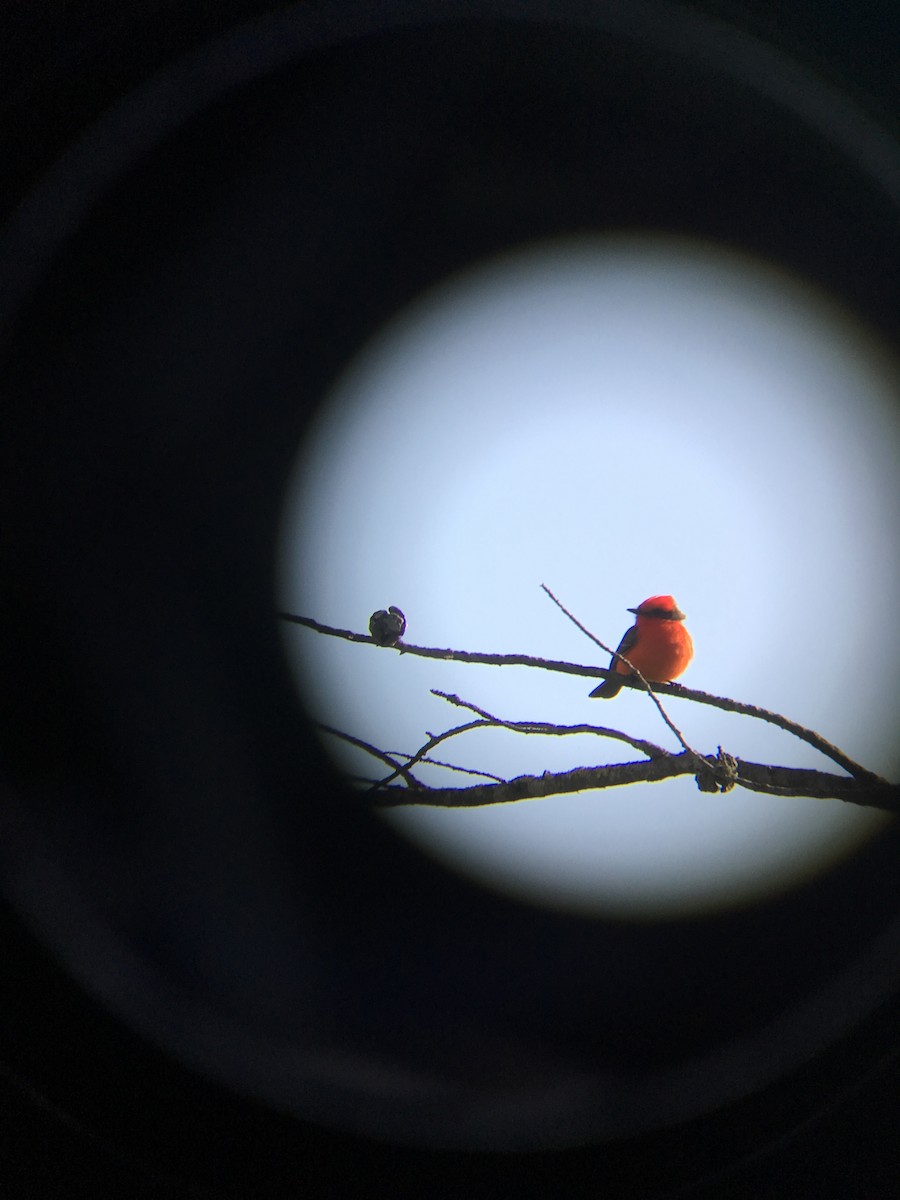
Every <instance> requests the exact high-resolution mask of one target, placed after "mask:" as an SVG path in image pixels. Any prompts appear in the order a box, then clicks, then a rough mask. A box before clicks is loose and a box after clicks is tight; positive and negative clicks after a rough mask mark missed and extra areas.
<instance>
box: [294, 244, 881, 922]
mask: <svg viewBox="0 0 900 1200" xmlns="http://www.w3.org/2000/svg"><path fill="white" fill-rule="evenodd" d="M897 379H898V376H897V370H896V365H895V364H892V363H890V362H889V361H888V359H887V357H886V354H885V352H884V351H882V350H880V349H879V348H878V347H876V346H875V345H874V343H873V342H872V341H871V340H870V339H869V338H868V336H867V335H866V334H865V333H864V331H863V330H861V329H860V328H859V327H858V326H855V325H854V324H853V322H852V321H851V319H850V318H849V316H847V315H846V314H842V313H841V312H840V310H838V309H837V307H835V306H834V304H833V303H832V302H830V301H829V300H828V298H827V297H824V296H822V295H820V294H817V293H815V292H813V291H812V290H811V289H809V288H808V287H806V286H805V285H804V284H803V283H802V282H801V281H799V280H796V279H790V278H788V277H787V276H785V275H784V274H782V273H780V272H778V271H776V270H775V269H774V268H772V267H771V266H768V265H766V264H764V263H761V262H755V261H752V260H749V259H745V258H741V257H738V256H735V255H734V254H732V253H730V252H727V251H725V250H724V249H723V248H721V247H716V246H713V245H707V244H699V243H689V242H685V241H676V240H674V239H668V238H664V237H658V238H646V237H644V238H641V239H638V238H629V237H626V236H622V237H618V238H614V237H609V238H601V237H595V238H587V237H585V238H583V239H578V240H570V241H565V242H554V243H543V244H537V245H531V246H523V247H522V248H521V249H520V251H519V252H518V253H516V254H514V255H508V256H505V257H504V258H501V259H497V260H493V261H489V262H484V263H480V264H476V265H475V266H473V267H472V268H471V269H470V270H469V271H467V272H466V273H464V274H462V275H459V276H456V277H454V278H452V279H448V280H446V281H444V283H442V284H441V285H439V286H438V287H436V288H435V289H433V290H432V291H431V292H430V293H428V294H427V295H424V296H422V297H421V298H420V299H419V301H418V302H417V303H416V304H414V305H413V306H411V307H410V308H409V309H408V310H407V311H405V312H404V313H401V314H398V316H397V318H396V320H395V321H394V322H392V323H391V324H390V325H389V326H388V327H386V328H385V329H384V330H383V331H382V332H381V334H380V336H378V337H377V338H376V339H374V340H373V341H372V342H371V343H370V344H369V345H368V346H366V347H364V348H363V349H362V351H361V353H360V355H359V357H358V358H357V360H356V361H355V362H354V363H353V364H351V365H350V366H349V367H348V369H347V371H346V373H345V374H344V376H343V377H342V379H341V380H340V381H339V383H338V386H337V388H336V389H335V391H334V394H333V397H332V401H331V403H330V405H329V407H328V408H327V410H326V411H324V412H323V415H322V418H321V420H320V422H319V424H318V427H317V428H316V430H315V433H314V435H313V436H312V437H311V438H310V439H309V440H308V442H307V443H306V444H305V445H304V446H303V447H302V448H301V447H298V464H297V471H296V475H295V479H294V483H293V485H292V489H291V491H290V494H289V495H288V496H286V498H285V510H284V522H283V528H282V558H281V577H280V579H279V583H278V592H279V595H278V602H279V606H280V607H281V608H283V609H287V610H289V611H292V612H296V613H300V614H303V615H306V616H311V617H314V618H316V619H317V620H319V621H322V622H325V623H327V624H332V625H337V626H342V627H347V628H353V629H357V630H360V631H365V630H366V628H367V623H368V617H369V614H370V613H371V612H372V611H373V610H375V609H376V608H384V607H387V606H388V605H389V604H397V605H399V606H400V607H401V608H402V609H403V610H404V611H405V613H406V614H407V618H408V621H409V627H408V630H407V634H406V639H407V640H408V641H409V642H412V643H415V644H419V645H432V646H442V647H453V648H456V649H467V650H481V651H488V652H514V651H516V652H522V653H526V654H533V655H538V656H542V657H548V658H561V659H569V660H571V661H576V662H584V663H596V664H598V665H602V666H605V665H606V664H607V658H606V656H604V655H603V654H602V653H600V652H599V651H598V650H597V649H596V647H594V646H593V644H592V643H590V642H589V641H588V640H587V639H585V638H584V636H583V635H582V634H581V633H579V631H578V630H577V629H576V628H575V627H574V626H573V625H571V624H570V623H569V622H568V621H567V620H566V618H565V617H564V616H563V615H562V614H561V613H560V612H559V611H558V610H557V609H556V608H555V607H554V606H553V605H552V604H551V603H550V601H549V600H548V599H547V597H546V596H545V595H544V593H543V592H542V591H541V590H540V586H539V585H540V584H541V583H546V584H547V585H548V586H549V587H550V588H552V589H553V590H554V591H555V592H556V594H557V595H558V596H559V598H560V599H561V600H562V601H563V603H565V604H566V605H567V606H568V607H569V608H570V609H571V610H572V611H574V612H575V613H576V615H577V616H578V617H579V618H580V619H581V620H582V621H583V622H584V623H585V624H586V625H587V626H588V627H589V628H591V629H592V630H593V631H594V632H595V633H596V634H597V635H598V636H599V637H600V638H602V639H603V640H604V641H606V642H607V643H611V644H613V645H615V644H616V643H617V642H618V639H619V637H620V636H621V634H622V633H623V632H624V630H625V628H626V627H627V626H628V624H630V621H631V616H630V614H628V613H627V612H626V609H627V607H628V606H631V605H636V604H638V603H639V602H640V601H641V600H643V599H644V598H645V597H647V596H649V595H652V594H654V593H659V592H670V593H672V594H674V596H675V597H676V599H677V601H678V603H679V604H680V606H681V608H682V609H683V610H684V611H685V612H686V613H687V615H688V621H687V625H688V628H689V629H690V631H691V633H692V635H693V638H694V643H695V650H696V655H695V659H694V662H693V664H692V666H691V667H690V668H689V670H688V672H687V674H686V675H685V677H684V679H683V682H684V683H685V684H687V685H691V686H695V687H698V688H702V689H704V690H707V691H711V692H715V693H719V694H722V695H726V696H732V697H735V698H738V699H742V700H746V701H749V702H752V703H756V704H760V705H762V706H764V707H767V708H773V709H776V710H778V711H780V712H783V713H785V714H786V715H788V716H790V717H792V718H794V719H795V720H797V721H799V722H801V723H802V724H805V725H808V726H811V727H813V728H815V729H817V730H818V731H819V732H821V733H822V734H823V735H824V736H826V737H827V738H829V739H830V740H832V741H834V742H836V743H837V744H838V745H839V746H841V747H842V749H844V750H845V751H846V752H847V753H849V754H850V755H852V756H854V757H857V758H858V759H860V760H861V761H863V762H864V763H865V764H866V765H868V766H869V767H871V768H872V769H874V770H876V771H880V772H882V773H886V774H889V775H896V773H897V769H898V756H897V753H896V750H895V738H894V734H895V714H896V712H897V707H898V704H897V702H898V699H900V696H898V690H900V689H898V684H897V680H898V667H900V661H898V659H900V651H898V639H897V638H896V636H895V632H894V629H893V624H892V622H893V620H894V616H893V613H894V609H895V606H896V596H897V582H898V580H897V562H896V558H897V555H896V536H897V535H896V531H897V529H898V528H900V486H898V481H897V463H898V461H900V427H898V424H897V421H896V417H895V416H894V410H893V409H892V407H891V405H892V404H894V403H895V402H896V397H897ZM879 628H881V629H885V630H887V631H888V635H887V637H886V638H885V639H883V640H882V641H881V642H880V643H877V644H876V642H875V640H874V638H873V636H872V635H873V631H875V630H877V629H879ZM284 638H285V645H286V650H287V652H288V653H289V655H290V657H291V661H292V662H293V663H294V665H295V667H296V673H297V679H298V687H299V688H300V689H301V692H302V694H303V697H304V700H305V702H306V703H307V706H308V707H309V709H310V710H311V712H312V713H313V714H314V715H316V716H320V717H321V718H322V719H323V720H325V721H327V722H328V723H330V724H334V725H337V726H340V727H341V728H343V729H346V730H348V731H349V732H352V733H354V734H356V735H358V736H360V737H363V738H366V739H368V740H370V741H372V742H374V743H375V744H377V745H379V746H381V747H383V748H385V749H389V750H407V751H409V752H412V751H414V750H416V749H417V748H418V747H419V746H420V745H421V744H422V742H423V741H424V740H425V738H426V733H425V731H426V730H431V731H437V730H440V729H443V728H446V727H448V726H450V725H454V724H458V723H460V721H461V720H462V719H463V718H462V717H461V715H460V713H459V711H458V710H455V709H451V708H449V707H448V706H447V705H446V704H445V703H444V702H442V701H440V700H438V699H436V698H435V697H433V696H431V695H430V694H429V689H430V688H440V689H442V690H445V691H450V692H458V693H459V694H460V695H462V696H464V697H465V698H467V699H470V700H472V701H474V702H475V703H476V704H479V705H481V706H483V707H485V708H487V709H489V710H491V711H493V712H494V713H496V714H497V715H498V716H501V717H503V718H507V719H512V720H523V719H529V720H539V721H550V722H558V723H562V724H568V723H576V722H583V721H593V722H595V723H597V724H611V725H615V726H618V727H620V728H622V729H624V730H626V731H628V732H630V733H633V734H636V735H638V736H646V737H649V738H650V739H651V740H655V741H658V742H660V743H661V744H663V745H666V746H671V747H672V748H673V749H674V748H676V747H675V745H674V743H673V740H672V736H671V734H670V733H669V732H668V730H666V728H665V727H664V726H663V725H662V722H661V720H660V718H659V715H658V713H657V712H656V710H655V708H654V707H653V706H652V704H651V702H650V701H649V700H648V699H647V697H642V696H640V695H638V694H636V693H633V694H632V693H627V692H625V693H622V694H620V696H619V697H618V698H617V699H616V700H615V701H611V702H603V701H597V700H589V699H588V696H587V693H588V692H589V691H590V688H591V682H590V681H589V680H580V679H578V678H577V677H574V678H573V677H571V676H555V675H550V674H548V673H546V672H538V671H533V670H527V669H525V668H514V667H504V668H502V669H497V668H491V667H473V666H465V665H462V664H450V663H443V662H437V661H430V660H423V659H419V658H412V657H409V656H403V655H399V654H397V653H396V652H395V651H391V650H380V649H377V648H374V647H369V646H359V645H353V644H350V643H346V642H340V641H337V640H335V639H330V638H324V637H322V636H320V635H317V634H315V633H313V632H311V631H309V630H305V629H301V628H299V627H296V626H285V628H284ZM851 681H852V682H851ZM851 689H852V690H851ZM668 704H669V708H670V712H671V715H672V717H673V719H674V720H675V721H676V722H677V723H678V724H679V725H680V726H681V727H682V729H683V730H684V733H685V735H686V737H687V739H688V741H689V742H691V743H692V744H693V745H694V746H695V747H696V748H697V749H699V750H701V751H702V752H704V753H706V752H712V753H714V752H715V750H716V747H717V745H718V744H720V743H721V744H722V745H723V746H724V747H725V748H726V749H727V750H729V751H731V752H732V753H735V754H738V755H741V756H742V757H745V758H749V759H757V760H760V761H770V762H777V763H782V764H785V765H793V766H801V765H808V766H818V767H822V768H824V769H829V763H828V762H827V761H826V760H824V759H822V758H821V756H819V755H818V754H817V753H816V752H815V751H813V750H812V749H811V748H809V747H807V746H804V745H803V744H802V743H799V742H797V741H796V740H794V739H792V738H790V737H788V736H787V735H786V734H784V733H783V732H781V731H779V730H775V729H772V728H770V727H768V726H765V725H763V724H761V723H758V722H751V721H748V720H747V719H746V718H738V717H735V716H733V715H729V714H724V713H721V712H718V711H717V710H714V709H709V708H704V707H699V706H696V705H690V704H687V703H685V702H682V701H677V700H673V701H671V702H668ZM335 749H336V751H337V753H338V754H339V756H340V761H341V762H342V763H343V764H344V765H346V766H347V768H348V769H349V770H352V771H362V772H365V773H367V774H368V773H372V772H373V768H374V769H375V772H376V773H377V766H376V764H375V763H374V760H371V759H363V758H361V757H360V756H359V755H357V754H355V753H353V752H350V753H348V752H347V751H345V750H344V749H342V748H340V747H335ZM440 755H441V757H443V758H446V759H449V760H450V761H453V762H456V763H458V764H460V765H465V766H471V767H478V768H481V769H484V770H491V771H496V772H497V773H500V774H502V775H505V776H512V775H518V774H523V773H526V772H529V773H531V772H534V773H540V772H541V771H543V770H545V769H550V770H555V769H564V768H568V767H572V766H578V765H584V764H588V763H602V762H609V761H624V760H628V759H630V758H633V757H635V755H634V754H633V753H632V752H630V751H629V750H628V749H627V748H626V747H622V746H618V745H617V744H615V743H611V742H608V741H602V740H598V739H592V738H585V737H579V738H577V739H552V740H551V739H538V738H528V739H526V738H523V737H515V736H514V735H512V734H509V733H504V732H496V731H491V732H483V731H478V732H475V733H473V734H470V735H467V736H466V737H464V738H460V739H455V740H454V741H451V742H450V743H447V744H446V745H444V746H442V747H441V750H440ZM422 777H423V778H424V779H425V780H426V781H428V782H442V783H446V784H456V783H458V782H459V781H460V780H461V779H464V778H465V777H461V776H458V775H451V774H448V773H446V772H441V773H440V775H437V774H436V773H434V772H432V773H431V774H429V773H428V772H427V771H423V773H422ZM386 819H388V820H390V821H392V822H393V823H394V824H395V825H396V826H397V827H398V828H399V829H401V830H403V831H404V832H405V833H406V834H407V835H408V836H410V837H411V838H413V840H415V841H416V842H417V843H419V844H420V845H422V846H423V847H426V848H428V850H429V852H431V853H434V854H436V855H437V856H438V857H439V858H441V859H442V860H443V861H445V862H450V863H451V864H452V865H454V866H455V867H457V868H459V869H461V870H464V871H465V872H467V873H469V874H470V875H472V876H474V877H475V878H476V879H477V880H478V882H479V883H481V884H483V885H484V886H489V887H501V888H505V889H510V890H512V891H513V893H514V894H516V895H518V896H520V897H522V898H523V899H525V900H526V902H541V901H545V902H548V903H553V904H561V905H574V906H575V907H576V908H580V909H582V910H586V911H608V912H615V913H619V914H623V915H631V916H635V917H637V918H640V917H642V916H654V915H657V914H659V913H669V914H675V915H677V913H679V912H683V911H690V910H692V909H695V910H702V909H703V908H705V907H708V906H711V905H712V906H715V905H719V904H730V903H742V902H745V901H747V900H750V899H752V898H753V897H754V896H755V895H761V894H765V892H766V891H767V890H769V889H770V888H782V887H785V886H790V884H791V881H792V880H793V879H795V878H797V877H798V875H802V874H803V873H804V872H806V873H808V872H810V871H814V870H817V869H819V867H820V866H821V865H822V863H823V862H825V861H827V860H829V859H833V858H834V856H836V855H840V854H842V853H844V852H845V851H846V850H847V849H848V848H849V847H851V846H852V845H853V844H855V843H856V842H857V841H858V840H859V839H860V838H862V837H865V836H867V835H868V833H869V832H870V831H871V830H872V829H873V828H877V826H878V823H879V821H880V820H881V818H880V817H879V816H878V815H877V814H876V815H873V814H871V813H868V812H865V811H861V810H857V809H855V808H853V807H851V806H848V805H842V804H840V803H839V802H837V801H813V800H804V799H784V798H769V797H764V796H759V795H756V794H752V793H748V792H745V791H742V790H740V789H736V790H735V791H733V792H731V793H729V794H728V795H726V796H712V797H710V796H705V795H701V794H700V793H699V792H698V791H697V788H696V786H695V784H694V783H693V781H692V780H679V781H669V782H666V783H662V784H657V785H652V786H634V787H630V788H626V789H620V790H618V791H607V792H600V793H597V792H594V793H584V794H581V795H577V796H566V797H552V798H549V799H546V800H540V801H529V802H527V803H523V804H518V805H505V806H501V807H498V808H493V809H492V808H482V809H476V810H471V811H449V812H447V811H434V810H427V809H424V808H421V807H418V808H413V807H409V808H403V809H399V810H396V811H395V812H393V813H391V814H390V815H389V816H388V817H387V818H386Z"/></svg>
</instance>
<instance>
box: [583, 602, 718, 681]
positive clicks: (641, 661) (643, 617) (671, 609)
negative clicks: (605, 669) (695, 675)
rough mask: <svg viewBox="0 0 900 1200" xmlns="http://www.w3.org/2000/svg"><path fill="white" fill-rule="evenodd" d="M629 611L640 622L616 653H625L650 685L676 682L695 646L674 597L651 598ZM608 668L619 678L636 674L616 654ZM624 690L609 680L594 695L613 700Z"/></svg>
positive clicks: (690, 657) (623, 640)
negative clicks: (673, 680) (674, 680)
mask: <svg viewBox="0 0 900 1200" xmlns="http://www.w3.org/2000/svg"><path fill="white" fill-rule="evenodd" d="M628 611H629V612H632V613H634V614H635V616H636V618H637V620H636V621H635V623H634V624H633V625H632V627H631V628H630V629H629V630H628V632H627V633H626V634H625V636H624V637H623V638H622V640H621V642H619V649H618V651H617V653H618V654H624V655H625V657H626V658H627V659H628V661H629V662H630V663H631V664H632V666H634V667H635V668H636V669H637V670H638V671H640V673H641V674H642V675H643V677H644V678H645V679H646V680H647V682H648V683H668V682H670V681H671V680H672V679H677V678H678V676H679V675H681V674H682V672H683V671H685V670H686V669H687V665H688V663H689V662H690V661H691V659H692V658H693V657H694V643H693V642H692V641H691V635H690V634H689V633H688V631H687V630H686V629H685V627H684V625H683V624H682V622H683V621H684V613H683V612H682V611H681V609H680V608H679V607H678V605H677V604H676V603H675V598H674V596H651V597H650V599H649V600H645V601H644V603H643V604H639V605H638V606H637V608H629V610H628ZM609 669H610V670H611V671H615V672H616V673H617V674H619V675H631V674H633V672H632V671H631V670H630V668H629V667H626V665H625V664H624V663H623V662H622V660H621V659H620V658H616V656H615V654H614V655H613V657H612V660H611V661H610V664H609ZM621 690H622V685H621V683H619V681H618V680H616V679H613V678H609V679H604V680H603V682H602V683H601V684H600V685H599V687H595V688H594V690H593V691H592V692H591V695H592V696H600V697H601V698H602V699H603V700H611V699H612V698H613V696H618V694H619V692H620V691H621Z"/></svg>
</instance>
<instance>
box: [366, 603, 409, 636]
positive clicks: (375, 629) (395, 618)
mask: <svg viewBox="0 0 900 1200" xmlns="http://www.w3.org/2000/svg"><path fill="white" fill-rule="evenodd" d="M405 632H406V617H404V615H403V613H402V612H401V611H400V609H399V608H397V607H396V605H394V604H392V605H391V606H390V608H389V609H388V610H387V612H385V611H384V609H383V608H380V609H379V610H378V612H373V613H372V615H371V617H369V633H370V634H371V635H372V640H373V641H374V642H375V644H376V646H396V645H397V643H398V642H399V641H400V639H401V638H402V637H403V635H404V633H405Z"/></svg>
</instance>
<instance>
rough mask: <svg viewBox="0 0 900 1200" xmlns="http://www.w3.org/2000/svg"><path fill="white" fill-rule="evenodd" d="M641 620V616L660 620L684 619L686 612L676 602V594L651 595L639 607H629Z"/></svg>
mask: <svg viewBox="0 0 900 1200" xmlns="http://www.w3.org/2000/svg"><path fill="white" fill-rule="evenodd" d="M628 611H629V612H630V613H634V614H635V616H636V617H637V618H638V619H639V620H640V618H641V617H651V618H655V619H656V620H659V621H683V620H684V613H683V612H682V611H681V609H680V608H679V607H678V605H677V604H676V603H675V597H674V596H650V597H649V598H648V599H647V600H644V601H643V602H642V603H641V604H639V605H638V606H637V608H629V610H628Z"/></svg>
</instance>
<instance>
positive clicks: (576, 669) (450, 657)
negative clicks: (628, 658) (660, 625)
mask: <svg viewBox="0 0 900 1200" xmlns="http://www.w3.org/2000/svg"><path fill="white" fill-rule="evenodd" d="M278 615H279V616H280V617H281V618H282V620H285V621H291V622H293V623H294V624H297V625H304V626H306V627H307V628H309V629H314V630H315V631H316V632H317V633H322V634H326V635H328V636H330V637H339V638H344V639H346V640H347V641H351V642H368V643H370V644H371V645H375V641H374V639H373V638H371V637H369V635H368V634H364V633H354V632H353V631H352V630H349V629H336V628H334V627H333V626H331V625H323V624H321V623H320V622H319V621H314V620H312V619H311V618H310V617H300V616H296V615H294V614H293V613H279V614H278ZM591 636H593V635H591ZM382 650H383V652H384V651H386V650H397V651H398V652H400V653H401V654H413V655H418V656H420V657H422V658H437V659H443V660H445V661H447V662H470V663H481V664H483V665H485V666H496V667H504V666H517V667H535V668H537V669H538V670H543V671H554V672H558V673H560V674H564V675H578V676H582V677H584V678H585V679H606V678H607V677H608V676H609V675H611V674H612V672H611V671H609V670H608V669H607V668H605V667H593V666H583V665H581V664H579V663H570V662H561V661H558V660H556V659H549V658H536V657H534V656H533V655H529V654H485V653H480V652H476V651H470V650H440V649H436V648H434V647H430V646H412V645H409V644H407V643H405V642H398V643H397V645H396V646H392V647H384V648H382ZM617 682H618V683H620V684H621V685H622V687H626V688H636V689H637V690H638V691H644V690H646V689H645V688H644V686H643V685H642V684H641V683H640V682H639V681H638V680H636V679H629V678H628V676H619V677H617ZM653 691H654V692H655V693H656V694H657V695H658V696H677V697H679V698H680V699H682V700H692V701H693V702H694V703H695V704H706V705H709V706H710V707H712V708H718V709H721V711H722V712H733V713H738V714H739V715H741V716H746V717H753V718H754V719H755V720H758V721H766V722H767V723H768V724H770V725H776V726H777V727H778V728H779V729H783V730H784V731H785V732H786V733H791V734H793V735H794V737H796V738H798V739H799V740H800V741H802V742H806V744H807V745H809V746H812V747H814V748H815V749H816V750H818V751H819V752H820V753H821V754H824V755H825V757H826V758H830V759H831V761H832V762H834V763H837V765H838V766H840V767H843V768H844V770H845V771H847V773H848V774H850V775H852V776H853V777H854V779H858V780H860V782H864V783H869V784H873V785H885V786H890V784H889V783H888V781H887V780H886V779H884V778H883V777H882V776H880V775H877V774H875V773H874V772H873V771H869V770H868V769H867V768H866V767H864V766H862V764H861V763H858V762H856V761H855V760H854V759H852V758H851V757H850V756H849V754H845V753H844V752H843V750H840V749H839V748H838V747H837V746H835V745H834V744H833V743H832V742H829V741H828V740H827V739H826V738H824V737H822V736H821V734H818V733H816V732H815V731H814V730H812V729H807V728H806V727H805V726H803V725H800V724H798V722H796V721H792V720H791V719H790V718H789V717H784V716H782V715H781V714H780V713H776V712H771V711H770V710H769V709H766V708H760V707H759V705H756V704H746V703H744V702H743V701H741V700H731V699H729V698H728V697H727V696H716V695H713V694H712V693H711V692H701V691H698V690H697V689H696V688H687V687H683V686H682V685H681V684H678V683H657V684H654V685H653Z"/></svg>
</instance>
